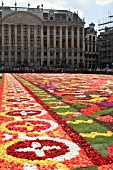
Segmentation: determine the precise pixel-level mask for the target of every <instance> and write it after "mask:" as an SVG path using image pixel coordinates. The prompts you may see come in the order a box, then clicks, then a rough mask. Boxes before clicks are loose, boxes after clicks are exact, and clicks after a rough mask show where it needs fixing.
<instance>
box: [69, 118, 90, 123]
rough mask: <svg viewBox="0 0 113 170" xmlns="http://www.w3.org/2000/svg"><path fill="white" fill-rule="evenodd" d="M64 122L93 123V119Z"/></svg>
mask: <svg viewBox="0 0 113 170" xmlns="http://www.w3.org/2000/svg"><path fill="white" fill-rule="evenodd" d="M66 123H71V124H79V123H88V124H90V123H93V120H92V119H91V120H76V121H67V122H66Z"/></svg>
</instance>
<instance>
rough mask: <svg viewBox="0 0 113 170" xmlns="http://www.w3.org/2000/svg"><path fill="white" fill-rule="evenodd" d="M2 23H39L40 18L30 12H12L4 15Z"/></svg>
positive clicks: (40, 21)
mask: <svg viewBox="0 0 113 170" xmlns="http://www.w3.org/2000/svg"><path fill="white" fill-rule="evenodd" d="M2 21H3V23H4V24H5V23H6V24H25V25H27V24H41V23H42V20H41V19H40V18H39V17H38V16H36V15H35V14H32V13H30V12H23V11H21V12H20V11H19V12H14V13H12V14H9V15H6V16H5V17H4V18H3V20H2Z"/></svg>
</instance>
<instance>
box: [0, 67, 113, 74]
mask: <svg viewBox="0 0 113 170" xmlns="http://www.w3.org/2000/svg"><path fill="white" fill-rule="evenodd" d="M24 72H25V73H86V74H88V73H90V74H113V69H109V68H104V69H100V68H96V69H92V68H89V69H88V68H68V67H60V68H53V67H12V68H8V67H1V68H0V73H24Z"/></svg>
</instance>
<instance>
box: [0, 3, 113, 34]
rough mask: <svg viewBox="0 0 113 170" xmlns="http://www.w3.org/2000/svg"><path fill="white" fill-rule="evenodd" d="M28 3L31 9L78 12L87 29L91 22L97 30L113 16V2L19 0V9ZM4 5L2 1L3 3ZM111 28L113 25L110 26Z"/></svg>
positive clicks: (11, 4)
mask: <svg viewBox="0 0 113 170" xmlns="http://www.w3.org/2000/svg"><path fill="white" fill-rule="evenodd" d="M3 2H4V6H14V4H15V0H14V1H13V0H8V1H7V0H3ZM28 2H29V3H30V7H31V8H36V7H37V6H38V5H41V4H43V8H44V9H62V10H63V9H64V10H65V9H66V10H70V11H72V12H77V11H78V15H79V16H80V18H81V19H83V18H85V27H87V26H89V24H90V23H91V22H93V23H94V24H95V29H96V30H97V31H98V29H101V28H103V26H101V27H98V23H102V22H106V21H108V20H110V18H109V17H108V16H109V15H113V0H28V1H24V0H18V1H16V3H17V6H18V7H27V6H28ZM1 3H2V1H1ZM111 19H112V20H113V18H111ZM110 26H111V25H110Z"/></svg>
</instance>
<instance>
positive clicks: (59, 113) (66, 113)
mask: <svg viewBox="0 0 113 170" xmlns="http://www.w3.org/2000/svg"><path fill="white" fill-rule="evenodd" d="M57 113H58V115H62V116H65V115H71V114H75V112H69V111H67V112H62V113H61V112H57Z"/></svg>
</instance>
